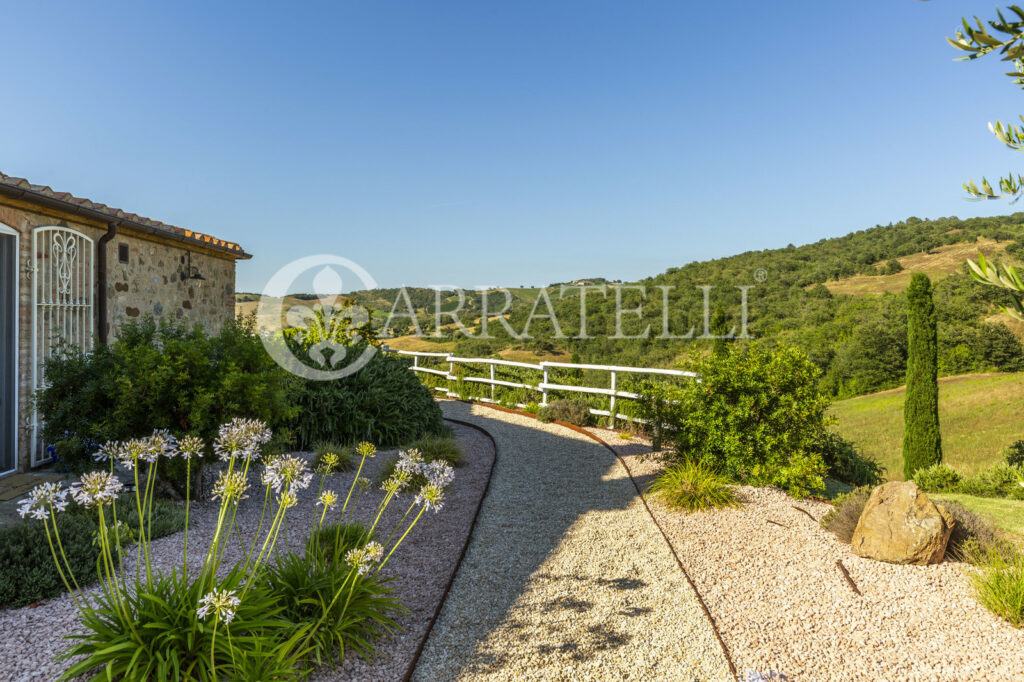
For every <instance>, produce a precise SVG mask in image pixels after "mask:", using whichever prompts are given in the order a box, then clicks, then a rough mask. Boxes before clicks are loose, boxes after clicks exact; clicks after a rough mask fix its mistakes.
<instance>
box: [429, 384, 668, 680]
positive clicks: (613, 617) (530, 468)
mask: <svg viewBox="0 0 1024 682" xmlns="http://www.w3.org/2000/svg"><path fill="white" fill-rule="evenodd" d="M442 408H443V410H444V413H445V416H446V417H449V418H452V419H457V420H461V421H465V422H470V423H474V424H479V425H480V426H482V427H484V428H486V429H487V430H488V431H489V432H490V433H491V435H492V436H494V439H495V441H496V442H497V445H498V454H497V457H498V459H497V463H496V465H495V470H494V473H493V475H492V479H491V483H490V488H489V490H488V493H487V497H486V498H485V499H484V502H483V507H482V509H481V512H480V516H479V517H478V519H477V523H476V526H475V528H474V531H473V539H472V541H471V544H470V547H469V551H468V552H467V554H466V557H465V560H464V561H463V563H462V565H461V566H460V568H459V575H458V577H457V579H456V582H455V585H454V586H453V589H452V591H451V592H450V593H449V595H448V597H447V599H446V602H445V607H444V612H443V613H442V616H441V618H440V619H439V620H438V622H437V624H436V625H435V626H434V629H433V631H432V632H431V635H430V638H429V640H428V642H427V646H426V647H425V650H424V653H423V656H422V658H421V659H420V661H419V664H418V666H417V668H416V674H415V675H414V676H413V679H415V680H428V679H429V680H449V679H460V678H461V679H472V678H473V677H474V675H480V674H486V673H491V672H496V671H499V670H501V669H503V668H505V667H506V666H508V669H509V670H515V669H520V670H521V659H522V658H523V656H524V655H525V656H528V657H529V656H531V654H535V655H536V656H539V657H544V658H549V657H555V658H564V659H565V661H566V662H567V663H568V662H571V661H584V660H588V659H591V658H593V657H594V656H596V655H598V654H600V653H601V652H604V651H607V650H610V649H618V648H621V647H625V646H628V645H629V644H630V642H631V639H632V637H633V635H632V634H630V633H629V632H624V631H622V630H621V629H620V627H619V626H621V625H623V624H624V623H626V622H628V621H630V620H631V619H634V618H638V617H643V616H645V615H647V614H649V613H650V612H651V611H652V609H651V608H650V607H647V606H644V605H643V604H642V603H641V604H640V605H635V604H634V603H632V602H635V601H636V599H634V598H633V596H632V593H634V592H636V591H637V590H642V589H644V588H646V587H648V585H647V583H646V582H645V581H643V580H641V579H639V578H637V577H636V567H635V565H634V562H633V557H631V556H622V557H621V560H620V561H616V562H615V564H614V565H615V571H616V572H614V573H606V574H603V575H600V576H594V575H585V574H583V573H575V574H573V573H570V574H557V573H552V572H547V571H544V572H539V573H538V569H540V568H541V566H543V565H544V563H545V561H546V560H547V559H548V557H549V556H550V555H551V554H552V553H553V552H554V550H555V549H556V548H557V547H558V546H559V544H560V543H561V541H562V539H563V537H564V536H565V534H566V532H567V531H568V530H569V529H570V528H571V527H572V526H573V525H574V524H575V523H576V522H577V521H578V520H579V519H580V518H581V517H582V516H584V515H585V514H588V513H591V512H595V511H598V512H600V511H618V510H624V509H626V508H627V507H628V506H629V505H630V503H631V502H632V501H633V499H635V497H636V490H635V488H634V487H633V484H632V482H631V481H630V480H629V478H628V477H626V478H620V479H618V480H608V481H606V480H603V479H604V477H605V475H606V474H607V473H608V471H609V469H610V468H611V467H613V466H618V463H617V461H616V460H615V458H614V456H613V455H612V454H611V453H610V452H608V451H607V450H606V449H605V448H604V447H603V446H601V445H600V444H598V443H593V442H589V441H583V440H578V439H574V438H564V439H563V438H559V436H557V435H554V434H548V433H544V432H539V431H538V430H537V429H534V428H531V427H527V426H520V425H516V424H511V423H508V422H505V421H503V420H501V419H498V418H489V415H488V414H487V413H483V414H473V413H472V406H471V405H469V404H467V403H462V402H455V401H452V402H445V403H442ZM497 416H498V414H497V413H495V417H497ZM545 441H549V442H547V443H545ZM633 447H635V449H636V452H635V454H637V455H639V454H642V453H645V452H647V450H648V449H647V448H646V447H645V446H643V445H642V444H639V443H637V444H635V445H634V446H633ZM525 486H529V490H524V487H525ZM645 518H646V517H645ZM616 532H621V531H616ZM605 558H606V557H605ZM618 571H621V573H619V572H618ZM531 580H533V581H537V580H541V581H553V582H556V583H562V584H560V585H553V586H550V589H548V588H545V589H544V591H545V592H546V593H548V594H551V593H556V594H559V595H561V596H558V597H557V598H553V599H543V600H541V601H537V602H534V603H521V602H520V599H521V598H522V597H523V596H524V595H525V594H526V588H527V585H528V584H529V583H530V581H531ZM609 606H610V607H611V608H608V607H609ZM599 614H600V615H599ZM527 628H528V629H527ZM634 631H635V629H634ZM513 641H514V642H515V645H514V646H505V644H509V645H511V644H512V643H513ZM516 660H520V663H519V664H518V665H514V662H515V661H516ZM505 672H508V670H506V671H505Z"/></svg>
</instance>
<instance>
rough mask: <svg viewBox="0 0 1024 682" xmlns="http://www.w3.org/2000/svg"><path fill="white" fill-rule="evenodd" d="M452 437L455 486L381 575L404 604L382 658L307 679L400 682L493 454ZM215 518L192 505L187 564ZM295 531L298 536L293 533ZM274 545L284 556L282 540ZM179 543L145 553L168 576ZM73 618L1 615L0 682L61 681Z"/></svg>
mask: <svg viewBox="0 0 1024 682" xmlns="http://www.w3.org/2000/svg"><path fill="white" fill-rule="evenodd" d="M452 430H453V432H454V433H455V436H456V438H457V439H458V440H459V444H460V445H461V447H462V449H463V451H464V452H465V453H466V455H467V463H466V464H465V465H464V466H462V467H459V468H458V469H456V475H455V480H454V481H453V482H452V484H451V485H450V486H449V488H448V490H447V492H446V495H445V504H444V508H443V509H442V511H441V512H440V513H438V514H436V515H435V514H426V515H424V516H423V518H422V519H421V520H420V522H419V524H418V525H417V526H416V529H415V530H414V531H413V532H412V533H411V534H410V535H409V537H408V538H407V539H406V541H405V542H404V543H403V544H402V547H401V549H399V551H398V552H396V553H395V556H394V557H392V559H391V561H390V562H389V563H388V566H387V568H386V569H385V573H387V574H390V575H394V576H395V580H393V581H392V583H391V586H392V587H394V588H396V592H395V594H396V595H397V596H398V597H400V598H401V600H402V604H403V605H404V606H405V607H406V608H408V609H410V611H409V612H408V613H404V614H402V615H401V616H400V617H399V618H397V619H396V620H397V621H398V623H399V624H400V625H401V626H402V627H403V628H404V630H403V631H401V632H399V633H397V634H396V635H395V636H394V637H391V638H389V639H386V640H383V641H382V642H381V643H380V646H379V653H380V655H379V657H378V658H377V659H376V660H375V661H373V662H366V661H363V660H362V659H358V658H355V657H347V658H346V660H345V662H344V663H343V665H342V666H341V667H339V668H321V669H320V670H318V671H316V672H315V673H314V674H313V675H312V676H311V677H310V680H312V681H313V682H333V681H334V680H367V681H369V680H380V681H391V680H398V679H401V678H402V676H403V675H404V674H405V673H406V671H407V669H408V668H409V666H410V665H411V664H412V662H413V660H414V658H415V655H416V651H417V649H418V648H419V646H420V645H421V643H422V641H423V637H424V635H425V634H426V631H427V628H428V626H429V625H430V622H431V620H432V618H433V616H434V614H435V612H436V610H437V606H438V603H439V602H440V601H441V600H442V598H443V594H444V589H445V587H446V586H447V584H448V582H449V580H450V578H451V575H452V573H453V571H454V570H455V569H456V568H457V564H458V560H459V556H460V553H461V552H462V549H463V547H464V546H465V541H466V537H467V535H468V534H469V533H470V530H471V528H472V522H473V518H474V515H475V514H476V510H477V507H478V504H479V500H480V497H481V495H482V494H483V491H484V489H485V488H486V486H487V482H488V479H489V477H490V473H491V467H492V464H493V462H494V449H493V446H492V444H491V442H490V439H488V438H487V437H486V436H485V435H483V434H481V433H479V432H477V431H476V430H474V429H471V428H468V427H465V426H461V425H457V424H456V425H452ZM392 452H394V451H387V452H383V451H382V452H381V453H378V455H377V456H376V457H375V458H374V459H372V460H367V463H366V466H365V467H364V469H363V473H362V475H364V476H368V477H369V478H370V479H371V480H376V479H375V475H376V473H377V471H378V470H379V469H380V468H381V467H382V466H383V464H384V461H385V460H386V459H387V456H388V455H389V454H391V453H392ZM354 476H355V472H354V471H350V472H342V473H339V474H336V475H335V476H333V477H332V478H331V479H329V480H328V483H327V485H326V486H325V487H327V488H330V489H334V490H341V491H344V490H347V489H348V484H349V483H350V482H351V481H352V478H353V477H354ZM382 495H383V493H382V492H381V491H380V490H379V488H376V487H373V488H370V489H368V490H367V491H366V492H365V493H364V495H363V498H364V499H362V500H360V503H359V509H358V510H357V513H356V514H355V515H354V518H356V519H357V520H362V521H364V522H367V521H372V518H371V514H372V512H373V510H374V507H375V506H376V504H377V502H378V501H379V499H380V498H381V496H382ZM259 497H260V499H258V500H257V499H254V498H251V499H248V500H244V501H243V502H242V504H241V505H240V506H239V511H238V524H239V527H240V528H242V529H243V536H245V535H246V532H248V533H250V534H251V533H253V532H254V531H255V529H256V526H257V523H258V520H259V513H260V506H261V504H262V495H260V496H259ZM315 497H316V490H315V487H314V488H312V489H307V490H305V491H303V492H302V493H301V494H300V502H299V505H298V506H297V507H296V508H295V509H293V510H291V511H289V514H288V526H289V528H290V529H291V532H290V533H289V537H288V538H287V545H288V546H289V547H291V548H293V549H296V550H300V551H301V549H302V547H303V546H304V543H305V538H306V536H307V535H308V528H309V527H310V523H311V522H312V519H313V516H314V514H315V513H316V512H315V510H314V506H313V501H314V499H315ZM399 502H400V501H399ZM404 511H405V509H404V506H403V505H402V504H398V503H396V504H392V505H391V506H390V507H389V509H388V511H387V512H386V513H385V515H384V517H383V518H382V521H381V524H382V527H384V528H390V527H391V525H393V524H394V523H395V522H396V521H397V520H398V518H399V517H400V516H401V515H402V513H403V512H404ZM216 513H217V508H216V507H215V506H212V505H209V504H204V505H193V507H192V514H191V516H192V519H191V523H190V529H189V554H190V558H191V556H201V553H203V552H205V550H206V548H207V547H208V546H209V541H210V536H211V535H212V532H213V527H212V525H213V523H215V521H216ZM300 528H301V529H303V531H299V530H298V529H300ZM249 537H250V538H251V535H249ZM279 542H280V543H281V548H282V549H284V546H285V537H284V533H282V535H281V537H280V539H279ZM183 544H184V533H182V532H179V533H175V534H173V535H169V536H167V537H164V538H160V539H158V540H155V541H154V542H153V544H152V552H151V555H152V559H153V561H154V565H155V567H156V568H157V569H160V570H169V569H170V568H172V567H174V566H176V565H180V557H181V553H182V549H183ZM225 554H226V556H225V563H232V562H233V561H234V560H235V559H237V558H238V556H239V554H240V550H239V546H238V544H237V543H234V542H232V543H229V544H228V545H227V550H226V552H225ZM191 563H192V562H191V561H190V564H191ZM93 590H99V587H98V586H96V585H94V586H93V587H91V588H85V591H86V592H89V591H93ZM76 612H77V610H76V608H75V604H74V601H73V600H72V599H71V597H70V595H67V594H64V595H61V596H59V597H55V598H53V599H50V600H46V601H45V602H43V603H42V604H40V605H38V606H36V607H31V606H28V607H23V608H19V609H7V610H3V611H0V632H2V633H4V637H3V638H2V639H0V660H3V665H2V667H0V678H2V679H4V680H12V681H18V682H20V681H22V680H47V681H49V680H54V679H56V678H57V677H59V675H60V674H61V672H63V670H65V669H66V667H67V665H65V664H62V663H59V662H57V661H55V660H54V657H55V656H56V655H57V654H58V653H60V651H61V650H63V649H64V648H65V642H64V640H63V636H64V635H66V634H68V633H69V632H71V630H72V628H73V627H74V625H75V623H76V622H77V619H76Z"/></svg>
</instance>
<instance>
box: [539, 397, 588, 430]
mask: <svg viewBox="0 0 1024 682" xmlns="http://www.w3.org/2000/svg"><path fill="white" fill-rule="evenodd" d="M537 419H538V420H540V421H542V422H552V421H556V420H557V421H560V422H566V423H567V424H575V425H576V426H590V425H592V424H593V423H594V415H592V414H591V413H590V406H589V405H587V403H585V402H583V401H582V400H553V401H552V402H550V403H548V404H547V405H545V406H544V407H541V408H539V409H538V410H537Z"/></svg>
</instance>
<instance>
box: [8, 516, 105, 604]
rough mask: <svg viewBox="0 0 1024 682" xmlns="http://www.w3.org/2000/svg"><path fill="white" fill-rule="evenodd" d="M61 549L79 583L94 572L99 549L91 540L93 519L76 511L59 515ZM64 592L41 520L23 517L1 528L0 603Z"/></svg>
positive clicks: (47, 596)
mask: <svg viewBox="0 0 1024 682" xmlns="http://www.w3.org/2000/svg"><path fill="white" fill-rule="evenodd" d="M57 527H58V530H59V531H60V537H61V542H62V543H63V544H64V552H65V554H67V557H68V563H69V564H70V565H71V570H72V572H73V573H74V575H75V578H77V579H78V581H79V584H82V583H83V581H84V582H91V580H90V576H91V577H92V579H95V575H96V559H97V557H99V548H98V547H95V546H94V545H93V542H92V534H93V532H94V531H95V530H96V522H95V521H94V520H92V519H89V518H86V517H84V516H81V515H78V514H59V515H58V516H57ZM62 592H64V583H63V582H62V581H61V579H60V574H59V573H58V572H57V567H56V565H55V564H54V561H53V554H51V553H50V545H49V544H48V543H47V540H46V531H45V530H44V529H43V524H42V522H41V521H35V520H25V521H21V522H19V523H17V524H16V525H14V526H11V527H9V528H3V529H0V606H24V605H25V604H31V603H33V602H37V601H39V600H40V599H46V598H49V597H54V596H56V595H58V594H61V593H62Z"/></svg>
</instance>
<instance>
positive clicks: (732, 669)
mask: <svg viewBox="0 0 1024 682" xmlns="http://www.w3.org/2000/svg"><path fill="white" fill-rule="evenodd" d="M461 402H470V403H471V404H473V405H479V406H481V407H487V408H490V409H492V410H498V411H499V412H510V413H512V414H518V415H522V416H524V417H533V418H534V419H536V418H537V415H535V414H533V413H531V412H525V411H523V410H513V409H511V408H508V407H502V406H500V405H491V404H489V403H474V402H471V401H468V400H463V401H461ZM453 421H454V420H453ZM551 423H552V424H558V425H559V426H564V427H566V428H567V429H571V430H573V431H576V432H577V433H581V434H583V435H584V436H586V437H587V438H590V439H591V440H593V441H596V442H597V443H600V444H601V445H603V446H604V447H605V448H607V449H608V451H609V452H611V453H612V454H613V455H615V459H617V460H619V464H621V465H622V468H623V469H625V470H626V474H627V475H628V476H629V480H630V481H632V483H633V487H634V488H636V493H637V495H639V496H640V501H641V502H643V503H644V509H646V510H647V515H648V516H650V517H651V521H653V522H654V526H655V527H656V528H657V529H658V531H659V532H660V533H661V537H663V538H665V544H667V545H668V550H669V551H670V552H672V557H673V558H674V559H675V560H676V565H677V566H679V570H680V571H682V573H683V577H684V578H686V582H688V583H689V584H690V588H691V589H693V593H694V594H695V595H696V596H697V603H698V604H700V608H701V609H702V610H703V611H704V615H705V616H707V619H708V622H709V623H710V624H711V630H712V631H713V632H714V633H715V637H716V638H717V639H718V644H719V645H720V646H721V647H722V653H723V654H724V655H725V662H726V663H727V664H728V665H729V672H730V674H732V676H733V679H735V678H736V674H737V673H736V665H735V664H734V663H733V661H732V655H730V654H729V647H727V646H726V645H725V640H724V639H722V633H721V632H719V631H718V625H717V624H716V623H715V619H714V617H713V616H712V615H711V611H710V610H708V605H707V604H706V603H705V602H704V597H702V596H701V594H700V591H699V590H698V589H697V585H696V584H695V583H694V582H693V578H691V577H690V573H689V571H687V570H686V567H685V566H683V562H682V560H681V559H680V558H679V555H678V554H677V553H676V548H675V546H674V545H673V544H672V540H670V539H669V537H668V533H666V532H665V529H664V528H662V527H661V524H660V523H658V519H657V518H656V517H655V516H654V512H652V511H651V508H650V506H648V504H647V498H646V497H645V496H644V493H643V491H642V490H640V486H639V484H637V482H636V479H635V478H633V472H632V471H630V470H629V465H628V464H626V460H624V459H623V458H622V456H621V455H619V453H617V452H616V451H615V448H613V447H612V446H611V445H608V443H606V442H604V441H603V440H601V438H599V437H598V436H595V435H594V434H592V433H590V432H589V431H587V430H586V429H584V428H583V427H582V426H576V425H575V424H570V423H568V422H563V421H559V420H557V419H555V420H552V421H551ZM488 435H490V434H488ZM491 440H493V438H492V439H491ZM494 459H495V461H497V459H498V448H497V445H495V448H494ZM488 484H490V480H489V479H488ZM485 494H486V492H485ZM480 499H481V504H482V501H483V498H480ZM477 511H479V509H477ZM812 518H813V517H812ZM474 522H475V519H474ZM467 544H468V541H467ZM463 551H465V550H463ZM460 561H461V559H460ZM453 578H454V576H453ZM446 594H447V592H446ZM406 680H408V678H406Z"/></svg>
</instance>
